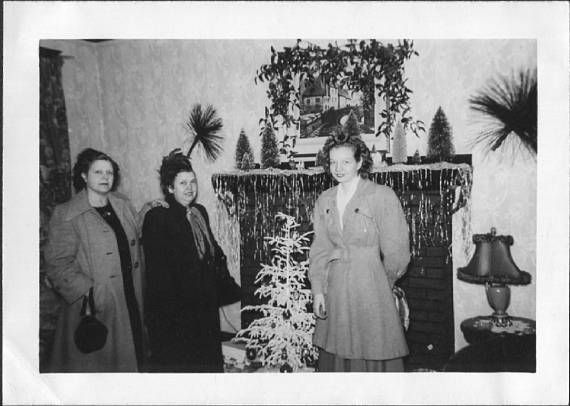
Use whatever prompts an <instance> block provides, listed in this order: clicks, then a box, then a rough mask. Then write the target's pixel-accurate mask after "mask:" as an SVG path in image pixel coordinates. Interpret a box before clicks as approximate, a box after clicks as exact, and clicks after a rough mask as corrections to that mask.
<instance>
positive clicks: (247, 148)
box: [236, 129, 253, 169]
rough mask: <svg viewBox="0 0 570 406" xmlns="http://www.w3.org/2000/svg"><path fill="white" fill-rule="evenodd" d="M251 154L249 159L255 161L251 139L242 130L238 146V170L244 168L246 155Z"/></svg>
mask: <svg viewBox="0 0 570 406" xmlns="http://www.w3.org/2000/svg"><path fill="white" fill-rule="evenodd" d="M246 153H247V154H249V159H250V160H251V161H253V151H252V150H251V145H250V144H249V139H248V138H247V135H245V131H244V130H243V129H242V130H241V131H240V133H239V138H238V141H237V145H236V168H237V169H244V168H242V161H243V156H244V154H246Z"/></svg>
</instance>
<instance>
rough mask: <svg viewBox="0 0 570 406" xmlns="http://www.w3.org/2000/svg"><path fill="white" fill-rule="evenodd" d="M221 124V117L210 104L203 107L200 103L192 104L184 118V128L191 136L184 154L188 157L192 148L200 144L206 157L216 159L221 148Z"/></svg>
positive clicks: (211, 159)
mask: <svg viewBox="0 0 570 406" xmlns="http://www.w3.org/2000/svg"><path fill="white" fill-rule="evenodd" d="M223 126H224V124H223V122H222V119H221V118H219V117H218V112H217V111H216V109H215V108H214V107H213V106H212V105H210V104H208V105H206V107H204V108H202V105H201V104H195V105H194V106H192V110H191V111H190V115H189V116H188V119H187V120H186V129H187V130H188V132H189V133H190V135H191V136H192V137H193V138H192V145H191V146H190V148H189V149H188V153H187V154H186V156H187V157H188V158H190V156H191V155H192V151H193V150H194V148H196V147H197V146H198V145H201V146H202V149H203V151H204V153H205V155H206V158H207V159H209V160H210V161H212V162H214V161H215V160H216V159H218V157H219V156H220V154H221V153H222V150H223V148H222V141H223V137H222V135H220V131H221V130H222V128H223Z"/></svg>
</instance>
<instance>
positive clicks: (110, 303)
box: [45, 148, 145, 372]
mask: <svg viewBox="0 0 570 406" xmlns="http://www.w3.org/2000/svg"><path fill="white" fill-rule="evenodd" d="M73 177H74V179H73V182H74V186H75V189H76V190H77V191H78V193H77V194H76V195H75V196H74V197H73V198H72V199H71V200H70V201H69V202H67V203H64V204H61V205H59V206H57V207H56V208H55V211H54V214H53V216H52V218H51V221H50V226H49V236H48V242H47V246H46V251H45V259H46V268H47V269H46V272H47V275H48V278H49V280H50V282H51V284H52V286H53V288H54V289H55V291H56V292H57V293H59V295H60V296H61V297H62V298H63V300H64V304H63V306H62V307H61V308H60V314H59V318H58V321H57V326H56V331H55V338H54V346H53V349H52V353H51V357H50V361H49V366H48V372H136V371H139V370H140V368H141V366H142V364H143V361H144V359H143V358H144V355H143V354H144V353H145V351H144V348H143V347H144V343H143V342H144V339H143V337H144V334H143V330H144V327H143V319H142V315H143V308H142V306H143V302H142V281H143V277H142V272H143V270H142V258H141V250H140V246H139V239H138V235H137V214H136V212H135V211H134V209H133V207H132V206H131V204H130V203H129V201H128V199H127V198H126V197H124V196H122V195H120V194H119V193H116V192H113V190H115V187H116V186H117V184H118V181H119V167H118V165H117V164H116V163H115V162H114V161H113V160H112V159H111V158H110V157H109V156H108V155H106V154H104V153H102V152H99V151H96V150H93V149H90V148H88V149H85V150H84V151H82V152H81V153H80V154H79V155H78V157H77V163H76V164H75V166H74V168H73ZM90 288H93V292H94V299H95V308H96V314H95V317H96V318H97V319H98V320H99V321H101V322H102V323H103V324H104V325H105V326H106V327H107V329H108V334H107V340H106V343H105V345H104V347H103V348H102V349H100V350H98V351H95V352H91V353H89V354H84V353H82V352H81V351H79V350H78V348H77V347H76V345H75V343H74V338H73V337H74V332H75V330H76V328H77V326H78V325H79V322H80V319H81V317H80V312H81V307H82V303H83V298H84V297H85V296H86V295H87V294H88V292H89V290H90Z"/></svg>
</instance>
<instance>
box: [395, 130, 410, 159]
mask: <svg viewBox="0 0 570 406" xmlns="http://www.w3.org/2000/svg"><path fill="white" fill-rule="evenodd" d="M406 141H407V140H406V131H405V130H404V127H402V123H400V122H399V121H398V123H397V124H396V129H395V130H394V142H393V144H392V147H393V151H394V152H392V163H395V164H398V163H406V162H408V145H407V142H406Z"/></svg>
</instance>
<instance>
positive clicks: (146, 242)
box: [142, 207, 178, 315]
mask: <svg viewBox="0 0 570 406" xmlns="http://www.w3.org/2000/svg"><path fill="white" fill-rule="evenodd" d="M165 210H166V209H164V208H161V207H157V208H154V209H152V210H150V211H149V212H148V213H147V214H146V216H145V219H144V223H143V227H142V241H143V251H144V258H145V286H146V292H145V296H146V300H147V302H146V305H145V310H146V311H147V313H148V314H149V315H150V314H157V313H164V312H172V311H173V310H174V308H175V306H176V303H177V296H178V289H177V287H176V284H175V283H173V275H172V274H173V272H175V271H176V270H175V269H173V268H174V266H175V264H174V260H173V258H172V254H171V248H172V247H170V246H169V238H168V233H167V229H166V221H165V214H166V213H165Z"/></svg>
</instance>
